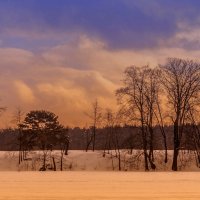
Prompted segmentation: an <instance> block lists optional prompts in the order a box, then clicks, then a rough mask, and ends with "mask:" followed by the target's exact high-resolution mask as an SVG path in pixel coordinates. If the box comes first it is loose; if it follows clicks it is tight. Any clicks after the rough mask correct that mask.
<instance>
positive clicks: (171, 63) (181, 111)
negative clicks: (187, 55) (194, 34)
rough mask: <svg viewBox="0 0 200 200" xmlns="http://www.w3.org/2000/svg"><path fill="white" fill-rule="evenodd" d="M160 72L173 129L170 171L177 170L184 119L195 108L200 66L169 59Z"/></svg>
mask: <svg viewBox="0 0 200 200" xmlns="http://www.w3.org/2000/svg"><path fill="white" fill-rule="evenodd" d="M160 69H161V70H162V77H161V79H160V80H161V82H162V85H163V86H164V88H165V92H166V94H167V102H168V107H169V106H170V113H171V120H172V123H173V127H174V153H173V163H172V170H174V171H177V170H178V167H177V166H178V164H177V162H178V155H179V150H180V147H181V146H180V145H181V139H182V135H183V132H184V127H185V123H186V118H187V115H188V112H189V111H190V109H191V108H195V106H197V102H198V98H199V90H200V64H199V63H196V62H194V61H192V60H183V59H178V58H169V59H168V60H167V62H166V64H165V65H162V66H160Z"/></svg>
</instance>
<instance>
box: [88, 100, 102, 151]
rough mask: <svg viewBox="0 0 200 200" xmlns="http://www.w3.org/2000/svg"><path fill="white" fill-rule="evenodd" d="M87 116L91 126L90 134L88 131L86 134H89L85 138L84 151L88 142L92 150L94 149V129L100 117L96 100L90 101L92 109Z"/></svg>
mask: <svg viewBox="0 0 200 200" xmlns="http://www.w3.org/2000/svg"><path fill="white" fill-rule="evenodd" d="M87 116H89V118H90V119H91V121H92V126H91V133H92V134H89V132H88V135H87V136H90V138H88V139H87V145H86V151H87V150H88V148H89V146H90V144H92V150H93V151H94V150H95V145H96V131H97V127H98V126H99V125H100V123H101V119H102V113H101V107H100V106H99V103H98V100H95V102H94V103H92V110H91V112H90V113H88V114H87Z"/></svg>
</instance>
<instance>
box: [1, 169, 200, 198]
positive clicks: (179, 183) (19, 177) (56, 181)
mask: <svg viewBox="0 0 200 200" xmlns="http://www.w3.org/2000/svg"><path fill="white" fill-rule="evenodd" d="M0 177H1V178H0V180H1V181H0V200H155V199H156V200H169V199H170V200H199V199H200V190H199V188H200V173H198V172H187V173H185V172H178V173H177V172H170V173H169V172H150V173H145V172H88V171H87V172H86V171H82V172H75V171H73V172H55V173H51V172H0Z"/></svg>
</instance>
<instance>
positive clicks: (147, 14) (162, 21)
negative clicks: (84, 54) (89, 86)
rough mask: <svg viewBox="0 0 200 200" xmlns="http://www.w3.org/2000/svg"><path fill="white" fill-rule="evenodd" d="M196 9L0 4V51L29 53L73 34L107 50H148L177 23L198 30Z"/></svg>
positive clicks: (113, 0) (92, 0) (158, 2)
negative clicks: (93, 40)
mask: <svg viewBox="0 0 200 200" xmlns="http://www.w3.org/2000/svg"><path fill="white" fill-rule="evenodd" d="M199 8H200V2H199V1H197V0H177V1H174V0H152V1H149V0H100V1H99V0H1V1H0V27H1V28H0V37H1V45H2V46H4V47H6V46H9V47H21V48H28V49H32V50H33V49H35V48H36V49H37V48H41V47H43V46H53V45H55V44H60V43H65V42H67V41H68V40H70V38H71V34H74V33H75V34H76V35H78V34H86V35H87V36H88V37H91V38H98V39H100V40H102V41H104V42H105V43H106V44H107V46H108V48H111V49H126V48H135V49H137V48H138V49H141V48H152V47H156V46H158V45H159V43H158V41H160V40H166V39H169V38H170V37H172V36H173V35H174V34H176V33H177V32H178V31H180V29H181V28H180V27H179V26H178V23H185V24H187V25H188V26H190V27H191V28H193V27H196V26H199V23H200V22H199V17H200V14H199ZM13 33H14V34H13ZM30 33H32V34H30ZM33 35H34V37H33ZM44 36H46V37H44ZM163 45H164V44H163ZM190 48H192V45H190Z"/></svg>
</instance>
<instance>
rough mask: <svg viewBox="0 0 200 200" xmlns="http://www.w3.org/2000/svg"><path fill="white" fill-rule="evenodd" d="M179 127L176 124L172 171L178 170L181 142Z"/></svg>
mask: <svg viewBox="0 0 200 200" xmlns="http://www.w3.org/2000/svg"><path fill="white" fill-rule="evenodd" d="M178 131H179V126H178V123H176V122H175V124H174V154H173V163H172V170H173V171H177V170H178V153H179V148H180V141H179V136H178Z"/></svg>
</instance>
